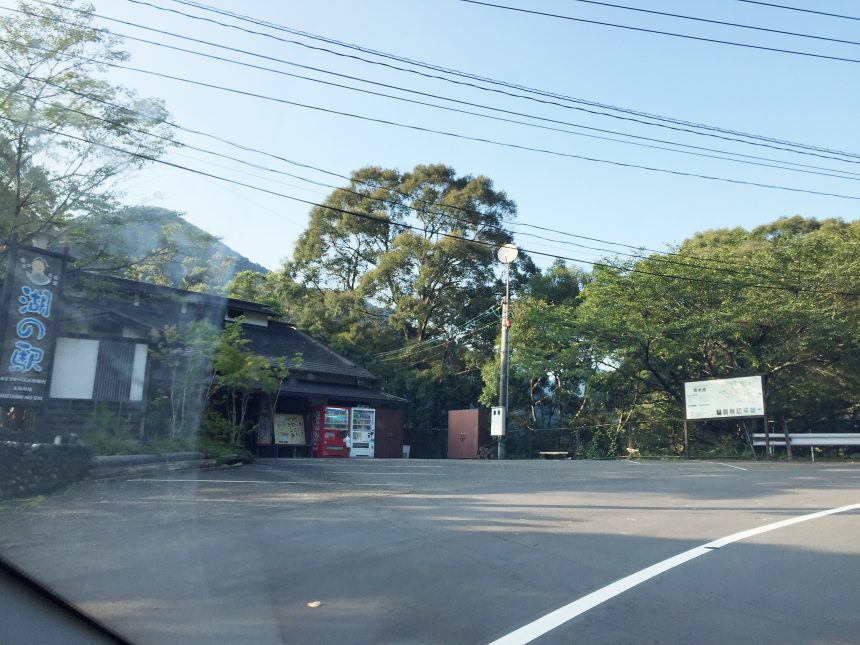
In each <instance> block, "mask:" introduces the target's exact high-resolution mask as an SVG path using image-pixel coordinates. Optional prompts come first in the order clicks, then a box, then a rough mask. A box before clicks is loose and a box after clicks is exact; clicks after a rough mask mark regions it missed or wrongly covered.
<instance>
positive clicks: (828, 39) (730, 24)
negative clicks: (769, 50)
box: [571, 0, 860, 45]
mask: <svg viewBox="0 0 860 645" xmlns="http://www.w3.org/2000/svg"><path fill="white" fill-rule="evenodd" d="M571 2H581V3H584V4H591V5H599V6H602V7H612V8H613V9H624V10H625V11H636V12H639V13H648V14H651V15H655V16H666V17H668V18H680V19H682V20H692V21H695V22H704V23H708V24H712V25H721V26H723V27H738V28H740V29H751V30H754V31H763V32H767V33H771V34H780V35H782V36H796V37H798V38H809V39H812V40H823V41H826V42H831V43H841V44H843V45H860V42H858V41H856V40H843V39H841V38H831V37H829V36H818V35H814V34H804V33H800V32H796V31H783V30H782V29H772V28H770V27H759V26H756V25H745V24H742V23H738V22H726V21H724V20H713V19H710V18H700V17H697V16H687V15H684V14H680V13H670V12H668V11H656V10H654V9H643V8H642V7H629V6H626V5H621V4H613V3H611V2H599V1H598V0H571Z"/></svg>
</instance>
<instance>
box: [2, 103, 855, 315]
mask: <svg viewBox="0 0 860 645" xmlns="http://www.w3.org/2000/svg"><path fill="white" fill-rule="evenodd" d="M0 120H3V121H8V122H10V123H15V124H18V125H24V126H31V127H36V126H34V124H31V123H29V122H26V121H21V120H18V119H13V118H10V117H6V116H2V115H0ZM40 129H43V130H45V131H46V132H52V133H54V134H57V135H59V136H63V137H66V138H69V139H72V140H75V141H80V142H83V143H88V144H90V145H95V146H100V147H102V148H105V149H106V150H112V151H114V152H119V153H121V154H126V155H129V156H132V157H135V158H138V159H142V160H145V161H149V162H151V163H156V164H159V165H164V166H168V167H171V168H176V169H178V170H183V171H185V172H189V173H192V174H196V175H199V176H202V177H209V178H211V179H217V180H219V181H223V182H226V183H230V184H234V185H237V186H242V187H245V188H250V189H251V190H256V191H259V192H262V193H266V194H269V195H274V196H277V197H282V198H284V199H288V200H290V201H294V202H297V203H301V204H306V205H308V206H314V207H319V208H323V209H326V210H330V211H332V212H336V213H341V214H343V215H349V216H352V217H358V218H360V219H366V220H369V221H375V222H378V223H381V224H389V225H392V224H393V225H395V226H397V227H399V228H403V229H410V230H416V231H419V232H425V231H424V229H422V228H421V227H418V226H413V225H410V224H405V223H393V222H391V220H389V219H388V218H385V217H377V216H374V215H370V214H367V213H358V212H355V211H350V210H347V209H343V208H338V207H336V206H329V205H327V204H320V203H318V202H313V201H310V200H307V199H302V198H300V197H295V196H293V195H288V194H286V193H280V192H277V191H274V190H270V189H268V188H262V187H260V186H255V185H254V184H249V183H246V182H242V181H238V180H235V179H230V178H227V177H222V176H220V175H216V174H214V173H209V172H205V171H202V170H198V169H195V168H191V167H188V166H183V165H181V164H177V163H173V162H170V161H165V160H163V159H158V158H156V157H153V156H151V155H146V154H142V153H138V152H133V151H130V150H125V149H123V148H120V147H118V146H112V145H108V144H104V143H100V142H97V141H90V140H89V139H86V138H84V137H78V136H76V135H72V134H68V133H65V132H62V131H60V130H57V129H54V130H50V129H47V128H40ZM436 235H437V236H438V237H444V238H446V239H452V240H458V241H460V242H465V243H467V244H471V245H475V246H479V247H484V248H488V249H495V248H496V244H495V243H493V242H486V241H483V240H478V239H474V238H467V237H463V236H462V235H454V234H452V233H444V232H437V233H436ZM522 250H523V251H524V252H525V253H529V254H531V255H540V256H544V257H549V258H554V259H558V260H565V261H570V262H579V263H582V264H588V265H590V266H593V267H600V268H605V269H610V270H613V271H617V270H619V268H620V269H621V270H623V271H625V272H627V273H637V274H642V275H650V276H654V277H661V278H669V279H672V280H680V281H683V282H694V283H699V284H711V285H715V286H722V287H731V288H735V289H740V288H752V289H763V290H768V291H787V292H790V293H794V294H798V293H812V294H819V295H835V296H845V297H852V298H853V297H860V292H846V291H833V290H818V289H805V288H803V287H800V286H796V285H794V286H788V285H774V284H757V283H748V282H722V281H714V280H707V279H702V278H695V277H690V276H681V275H672V274H666V273H658V272H656V271H647V270H643V269H637V268H635V267H618V266H615V265H612V264H607V263H605V262H593V261H590V260H583V259H581V258H576V257H570V256H563V255H556V254H552V253H544V252H541V251H533V250H529V249H522Z"/></svg>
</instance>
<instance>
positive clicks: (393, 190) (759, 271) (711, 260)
mask: <svg viewBox="0 0 860 645" xmlns="http://www.w3.org/2000/svg"><path fill="white" fill-rule="evenodd" d="M0 69H2V70H5V71H8V72H10V73H13V74H16V75H20V74H18V73H17V72H16V71H15V70H12V69H10V68H7V67H4V66H0ZM29 78H30V80H33V81H36V82H40V83H45V84H47V85H50V86H52V87H55V88H58V89H60V90H61V91H65V92H69V93H71V94H73V95H76V96H79V97H81V98H84V99H88V100H92V101H94V102H98V103H101V104H103V105H106V106H108V107H110V108H112V109H119V110H123V111H131V112H133V113H136V114H138V115H140V114H141V113H140V112H138V111H135V110H129V108H127V107H125V106H122V105H119V104H116V103H112V102H110V101H106V100H104V99H101V98H99V97H96V96H92V95H89V94H87V93H85V92H81V91H78V90H75V89H72V88H67V87H65V86H62V85H60V84H58V83H54V82H52V81H50V80H48V79H44V78H38V77H34V76H30V77H29ZM7 93H12V94H18V95H20V96H23V97H25V98H28V99H30V100H39V101H42V102H45V101H46V100H45V99H36V97H32V96H29V95H27V94H24V93H23V92H15V91H11V90H7ZM56 107H59V108H60V109H63V110H66V111H70V112H73V113H76V114H79V115H81V116H84V117H87V118H91V119H95V120H99V121H103V122H105V123H108V124H110V125H114V126H120V127H124V128H127V129H130V130H132V131H134V132H138V133H141V134H144V135H146V136H151V137H155V138H159V139H161V140H163V141H166V142H169V143H176V142H175V141H174V140H173V139H172V138H170V137H167V136H163V135H159V134H157V133H154V132H150V131H148V130H143V129H139V128H129V126H128V125H127V124H126V123H120V122H117V121H115V120H111V119H106V118H103V117H100V116H97V115H93V114H90V113H87V112H84V111H82V110H77V109H74V108H68V107H64V106H56ZM165 125H168V126H170V127H173V128H176V129H178V130H181V131H185V132H189V133H192V134H196V135H200V136H204V137H208V138H211V139H214V140H216V141H220V142H222V143H225V144H228V145H230V146H233V147H236V148H238V149H241V150H245V151H249V152H254V153H257V154H261V155H264V156H267V157H270V158H273V159H276V160H279V161H283V162H285V163H288V164H291V165H295V166H299V167H302V168H307V169H311V170H314V171H317V172H321V173H323V174H327V175H330V176H334V177H338V178H340V179H344V180H346V181H349V182H353V181H355V180H354V178H352V177H349V176H347V175H343V174H340V173H335V172H332V171H330V170H325V169H323V168H319V167H317V166H312V165H309V164H304V163H301V162H297V161H295V160H292V159H288V158H286V157H283V156H280V155H276V154H273V153H270V152H266V151H263V150H259V149H257V148H252V147H249V146H246V145H242V144H238V143H235V142H232V141H229V140H227V139H224V138H222V137H218V136H216V135H212V134H209V133H206V132H201V131H199V130H194V129H190V128H186V127H183V126H181V125H179V124H177V123H173V122H170V121H165ZM179 144H180V145H182V146H183V147H186V148H189V149H191V150H196V151H198V152H202V153H204V154H209V155H213V156H216V157H220V158H224V159H228V160H231V161H235V162H237V163H241V164H243V165H248V166H250V167H253V168H256V169H259V170H264V171H267V172H273V173H277V174H281V175H284V176H288V177H291V178H294V179H299V180H300V181H304V182H306V183H310V184H313V185H317V186H322V187H326V188H329V189H333V190H340V191H343V192H347V193H350V194H353V195H356V196H359V197H363V198H365V197H368V196H367V195H366V194H364V193H358V192H356V191H352V190H350V189H348V188H343V187H339V186H334V185H332V184H328V183H325V182H320V181H316V180H311V179H308V178H306V177H303V176H301V175H296V174H293V173H288V172H286V171H282V170H277V169H273V168H270V167H267V166H262V165H259V164H255V163H252V162H249V161H246V160H243V159H239V158H237V157H233V156H230V155H225V154H223V153H218V152H215V151H212V150H209V149H206V148H201V147H199V146H193V145H191V144H187V143H185V142H179ZM357 183H359V184H365V185H370V184H368V183H367V182H361V181H359V182H357ZM374 187H375V186H374ZM387 190H388V192H391V193H395V194H398V195H401V196H403V197H407V198H409V197H411V195H410V194H408V193H405V192H402V191H399V190H397V189H396V188H388V189H387ZM374 199H377V200H378V201H382V202H385V203H394V202H392V201H391V200H387V199H383V198H381V197H376V198H374ZM439 205H440V203H439V202H434V203H433V204H430V206H439ZM441 205H442V206H443V207H445V208H446V209H452V210H456V211H459V212H462V213H465V214H467V215H478V216H481V215H482V214H481V213H479V212H477V211H475V210H472V209H468V208H463V207H459V206H456V205H448V204H441ZM408 208H409V209H411V210H417V209H416V208H415V207H412V206H408ZM449 217H450V218H451V219H453V220H454V221H459V222H463V223H466V224H469V222H466V221H464V220H459V219H457V218H454V217H451V216H449ZM511 225H512V226H517V227H525V228H532V229H535V230H541V231H546V232H552V233H555V234H558V235H562V236H565V237H571V238H576V239H585V240H588V241H592V242H599V243H602V244H609V245H612V246H621V247H626V248H630V249H633V250H636V251H637V253H636V254H631V253H625V252H621V251H618V250H617V249H606V248H599V247H593V246H589V245H584V244H579V243H575V242H562V243H563V244H567V245H572V246H577V247H580V248H585V249H591V250H596V251H604V252H607V253H612V254H615V255H621V256H626V257H630V258H635V259H645V257H646V256H644V255H643V252H644V251H649V252H651V253H655V254H658V255H660V256H673V257H679V258H682V259H683V260H686V259H687V258H690V259H693V260H698V261H699V262H706V263H711V264H722V265H725V266H735V265H738V266H746V267H749V268H751V269H753V273H756V274H760V275H762V277H765V278H767V279H769V278H771V277H772V276H769V275H767V274H762V270H763V267H760V266H756V265H752V264H749V263H744V262H738V261H735V262H731V261H727V260H720V259H715V258H705V257H701V256H696V255H687V254H677V253H670V252H665V251H658V250H654V249H648V248H644V247H637V246H633V245H630V244H624V243H620V242H613V241H609V240H601V239H599V238H593V237H589V236H583V235H577V234H573V233H569V232H567V231H562V230H558V229H553V228H549V227H543V226H539V225H536V224H528V223H512V224H511ZM490 226H491V227H492V228H496V229H497V230H499V231H500V232H502V233H504V234H507V233H508V231H507V230H506V229H504V227H502V226H498V225H490ZM515 233H516V234H517V235H525V236H529V237H534V238H537V239H541V240H546V241H550V242H559V241H560V240H556V239H552V238H547V237H545V236H541V235H537V234H534V233H525V232H522V231H515ZM651 259H652V260H654V261H659V262H665V263H669V264H678V265H680V266H691V267H695V268H708V269H711V270H715V271H722V272H726V273H740V272H738V271H733V270H730V269H722V268H717V267H703V266H702V265H701V264H691V263H690V262H685V261H672V260H666V259H664V258H663V257H659V258H651ZM764 270H765V271H770V272H778V273H780V274H783V273H784V270H783V269H781V268H771V269H769V268H767V267H764ZM799 271H800V272H803V273H814V271H811V270H803V269H799Z"/></svg>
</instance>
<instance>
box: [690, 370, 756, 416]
mask: <svg viewBox="0 0 860 645" xmlns="http://www.w3.org/2000/svg"><path fill="white" fill-rule="evenodd" d="M684 402H685V412H686V415H687V419H690V420H692V419H726V418H739V417H761V416H764V388H763V387H762V378H761V376H743V377H740V378H724V379H711V380H708V381H688V382H687V383H684Z"/></svg>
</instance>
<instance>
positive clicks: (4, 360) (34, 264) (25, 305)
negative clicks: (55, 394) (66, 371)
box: [0, 242, 65, 406]
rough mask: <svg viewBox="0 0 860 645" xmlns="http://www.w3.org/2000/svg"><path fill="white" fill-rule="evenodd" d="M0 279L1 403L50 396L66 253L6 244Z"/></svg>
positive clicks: (38, 402) (30, 402)
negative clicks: (0, 290)
mask: <svg viewBox="0 0 860 645" xmlns="http://www.w3.org/2000/svg"><path fill="white" fill-rule="evenodd" d="M6 248H7V251H8V253H9V264H8V268H7V270H6V278H5V280H4V284H3V300H2V307H3V311H2V313H3V315H2V332H3V342H2V346H0V350H1V351H0V405H6V406H9V405H22V406H40V405H42V404H43V403H45V401H47V399H48V393H49V391H50V389H49V388H50V378H51V365H52V364H53V358H54V347H55V345H56V322H57V316H58V313H59V311H58V309H59V299H60V289H61V287H62V280H63V271H64V269H65V257H64V256H63V255H60V254H58V253H53V252H51V251H46V250H44V249H37V248H33V247H29V246H24V245H21V244H17V243H14V242H13V243H10V244H9V245H8V246H7V247H6Z"/></svg>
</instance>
